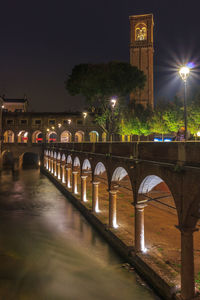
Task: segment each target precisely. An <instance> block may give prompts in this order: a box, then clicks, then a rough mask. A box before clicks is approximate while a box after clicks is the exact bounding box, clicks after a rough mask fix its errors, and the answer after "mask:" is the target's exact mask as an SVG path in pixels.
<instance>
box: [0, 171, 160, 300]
mask: <svg viewBox="0 0 200 300" xmlns="http://www.w3.org/2000/svg"><path fill="white" fill-rule="evenodd" d="M122 263H124V261H122V260H121V259H120V258H119V257H118V256H117V255H116V254H115V252H114V251H113V250H112V249H111V247H110V246H109V245H108V244H107V243H106V242H105V241H104V240H103V239H102V238H101V237H100V236H99V235H98V234H97V233H96V232H95V230H93V229H92V228H91V226H90V225H89V224H88V223H87V221H86V220H85V219H84V218H83V217H82V216H81V215H80V213H79V212H78V211H77V210H76V209H75V208H74V207H73V206H72V205H71V203H69V202H68V201H67V200H66V198H65V197H64V196H63V195H62V194H61V193H60V192H59V191H58V190H57V189H56V188H55V186H54V185H53V184H52V183H51V182H50V181H49V180H48V179H47V178H46V177H45V176H44V175H41V174H40V173H39V171H38V170H24V171H21V172H20V175H19V177H17V176H15V177H13V176H12V173H11V172H8V171H4V172H2V175H1V177H0V300H1V299H2V300H4V299H5V300H9V299H15V300H18V299H19V300H24V299H28V300H32V299H37V300H40V299H41V300H43V299H44V300H51V299H52V300H62V299H67V300H79V299H81V300H93V299H97V300H98V299H101V300H102V299H105V300H112V299H113V300H114V299H115V300H118V299H126V300H129V299H131V300H132V299H135V300H137V299H138V300H139V299H156V296H155V295H154V294H153V293H152V292H151V291H150V290H149V289H147V288H146V287H143V286H141V285H140V284H138V282H137V281H136V278H137V277H136V275H135V274H133V273H129V272H128V271H127V270H124V269H122V268H121V265H122Z"/></svg>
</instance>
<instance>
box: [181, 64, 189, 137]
mask: <svg viewBox="0 0 200 300" xmlns="http://www.w3.org/2000/svg"><path fill="white" fill-rule="evenodd" d="M189 74H190V69H189V68H188V67H187V66H183V67H181V68H180V70H179V75H180V77H181V79H182V80H183V82H184V124H185V132H184V138H185V141H187V138H188V136H187V99H186V98H187V79H188V77H189Z"/></svg>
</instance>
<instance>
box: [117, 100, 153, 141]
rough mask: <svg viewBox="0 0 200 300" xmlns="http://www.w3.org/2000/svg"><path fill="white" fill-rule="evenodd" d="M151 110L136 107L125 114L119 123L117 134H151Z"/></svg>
mask: <svg viewBox="0 0 200 300" xmlns="http://www.w3.org/2000/svg"><path fill="white" fill-rule="evenodd" d="M151 114H152V112H151V110H150V109H149V108H147V109H145V108H144V107H143V106H142V105H136V106H135V107H134V109H133V110H130V111H129V112H128V113H126V114H125V115H124V117H123V120H122V121H121V124H120V128H119V133H120V134H122V135H137V136H138V140H139V139H140V136H142V135H144V136H147V135H149V134H151V128H150V119H151Z"/></svg>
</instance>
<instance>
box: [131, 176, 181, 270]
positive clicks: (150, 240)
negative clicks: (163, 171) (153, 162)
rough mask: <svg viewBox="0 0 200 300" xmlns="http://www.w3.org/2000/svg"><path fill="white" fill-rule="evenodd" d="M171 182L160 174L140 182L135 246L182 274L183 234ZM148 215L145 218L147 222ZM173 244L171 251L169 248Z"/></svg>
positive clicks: (144, 177) (147, 177) (146, 177)
mask: <svg viewBox="0 0 200 300" xmlns="http://www.w3.org/2000/svg"><path fill="white" fill-rule="evenodd" d="M166 181H167V180H164V178H162V177H161V176H160V175H159V174H153V173H151V174H147V175H146V176H143V178H142V179H141V180H140V181H139V185H138V189H137V190H138V193H137V197H136V200H137V201H136V202H137V203H136V205H135V210H136V219H135V224H136V227H137V228H135V229H136V231H135V236H136V239H135V244H136V249H137V250H139V251H143V252H146V251H149V252H150V253H152V254H154V255H155V254H156V255H159V256H160V257H161V258H162V259H163V261H168V264H169V265H170V266H171V267H172V268H173V269H175V270H176V272H178V273H179V272H180V269H179V268H178V265H179V264H180V261H181V257H180V248H181V243H180V231H179V230H174V225H179V215H178V212H177V207H176V201H175V198H174V197H173V194H172V191H171V189H170V188H169V185H168V182H166ZM144 214H145V218H144ZM169 240H170V241H171V242H170V243H171V244H170V249H169V248H168V247H165V245H167V244H168V243H169Z"/></svg>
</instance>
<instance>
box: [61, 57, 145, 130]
mask: <svg viewBox="0 0 200 300" xmlns="http://www.w3.org/2000/svg"><path fill="white" fill-rule="evenodd" d="M145 81H146V77H145V75H144V73H143V72H142V71H140V70H139V69H138V68H137V67H134V66H131V65H130V64H129V63H126V62H115V61H114V62H109V63H101V64H80V65H77V66H75V67H74V68H73V70H72V73H71V75H69V77H68V79H67V81H66V89H67V90H68V92H69V94H70V95H82V96H84V97H85V98H86V101H87V104H88V106H89V108H91V107H93V108H95V111H96V112H97V117H96V121H97V123H98V124H99V125H100V126H101V127H102V129H103V130H104V131H105V132H106V133H107V134H109V135H112V133H115V132H117V130H118V127H119V123H120V119H121V115H122V114H121V112H122V109H125V107H126V106H127V98H128V97H129V95H130V93H131V92H134V91H136V90H137V89H142V88H144V85H145ZM112 97H117V104H116V106H115V107H114V108H113V109H112V107H111V105H110V100H111V98H112Z"/></svg>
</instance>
